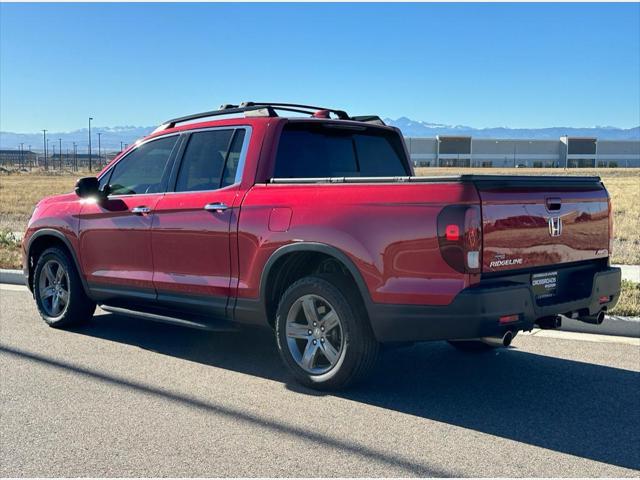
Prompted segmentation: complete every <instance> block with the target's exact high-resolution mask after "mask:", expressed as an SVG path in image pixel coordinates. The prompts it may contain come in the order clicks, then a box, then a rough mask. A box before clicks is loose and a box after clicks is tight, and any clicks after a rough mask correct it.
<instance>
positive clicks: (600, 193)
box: [474, 177, 609, 273]
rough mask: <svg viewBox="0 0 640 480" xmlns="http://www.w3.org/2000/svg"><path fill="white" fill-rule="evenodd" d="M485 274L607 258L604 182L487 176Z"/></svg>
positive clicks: (483, 193)
mask: <svg viewBox="0 0 640 480" xmlns="http://www.w3.org/2000/svg"><path fill="white" fill-rule="evenodd" d="M474 183H475V185H476V188H478V192H479V195H480V199H481V203H482V225H483V255H482V264H483V265H482V271H483V272H484V273H491V272H501V271H506V270H515V269H529V268H534V267H544V266H551V265H557V264H562V263H569V262H579V261H584V260H591V259H596V258H603V257H607V256H608V254H609V252H608V248H609V222H608V216H609V202H608V194H607V191H606V190H605V188H604V186H603V185H602V183H601V181H600V179H599V178H598V177H503V178H502V179H496V178H494V177H487V178H486V179H483V180H476V181H474Z"/></svg>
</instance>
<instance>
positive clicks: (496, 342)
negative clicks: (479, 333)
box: [480, 330, 513, 347]
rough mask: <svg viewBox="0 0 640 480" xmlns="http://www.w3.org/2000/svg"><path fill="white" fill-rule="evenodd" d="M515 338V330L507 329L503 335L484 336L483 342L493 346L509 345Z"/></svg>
mask: <svg viewBox="0 0 640 480" xmlns="http://www.w3.org/2000/svg"><path fill="white" fill-rule="evenodd" d="M512 340H513V332H511V330H507V331H506V332H505V333H504V335H502V337H482V338H481V339H480V341H481V342H483V343H486V344H487V345H490V346H492V347H508V346H509V345H511V341H512Z"/></svg>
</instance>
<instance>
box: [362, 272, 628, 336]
mask: <svg viewBox="0 0 640 480" xmlns="http://www.w3.org/2000/svg"><path fill="white" fill-rule="evenodd" d="M573 273H574V274H575V273H576V272H575V271H573ZM578 274H579V275H590V277H591V279H592V281H591V282H590V284H591V293H590V294H589V295H586V296H581V298H570V297H567V296H565V297H561V298H559V299H558V300H559V301H558V303H547V304H543V305H541V304H539V302H537V301H536V299H535V296H534V294H533V292H532V289H531V286H530V284H529V280H528V279H529V275H530V274H521V275H517V276H514V277H506V278H502V279H499V280H489V281H484V280H483V281H482V282H481V283H479V284H477V285H475V286H473V287H471V288H467V289H465V290H463V291H462V292H460V293H459V294H458V295H457V296H456V298H455V299H454V301H453V302H452V303H451V304H449V305H446V306H435V307H434V306H424V305H385V304H379V303H372V304H369V305H368V310H369V318H370V321H371V326H372V328H373V331H374V334H375V336H376V338H377V339H378V340H379V341H381V342H403V341H423V340H453V339H465V338H478V337H487V336H501V335H502V334H503V333H504V332H505V331H507V330H511V331H514V332H515V331H519V330H530V329H532V328H533V326H534V323H535V322H536V320H537V319H539V318H542V317H548V316H553V315H559V314H563V315H569V316H570V315H571V314H573V313H577V314H579V315H580V316H584V315H594V314H596V313H598V312H599V311H600V310H602V309H603V308H604V309H607V310H610V309H611V308H613V307H614V306H615V304H616V303H617V302H618V298H619V296H620V278H621V272H620V269H619V268H614V267H607V268H605V269H603V270H600V271H596V272H594V271H589V270H586V271H583V270H580V271H579V272H578ZM605 296H608V297H609V300H608V301H607V302H604V303H600V299H601V298H602V297H605ZM514 314H517V315H518V320H517V321H515V322H510V323H508V324H500V322H499V319H500V317H502V316H506V315H514Z"/></svg>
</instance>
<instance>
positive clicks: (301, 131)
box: [273, 122, 409, 178]
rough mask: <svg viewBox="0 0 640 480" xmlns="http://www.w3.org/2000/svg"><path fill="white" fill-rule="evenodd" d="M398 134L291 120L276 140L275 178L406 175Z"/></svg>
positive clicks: (373, 129)
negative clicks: (292, 121) (293, 121)
mask: <svg viewBox="0 0 640 480" xmlns="http://www.w3.org/2000/svg"><path fill="white" fill-rule="evenodd" d="M404 155H405V154H404V149H403V147H402V143H401V140H400V139H399V137H398V136H397V135H396V134H394V133H391V132H387V131H384V130H380V129H375V128H365V129H363V130H352V129H346V128H333V127H328V126H326V125H325V126H323V125H313V124H306V123H302V122H301V123H299V124H298V123H292V124H289V125H287V126H285V128H284V130H283V131H282V135H281V137H280V142H279V144H278V153H277V156H276V165H275V171H274V175H273V176H274V177H275V178H313V177H387V176H404V175H409V172H408V171H407V169H406V167H405V163H404V161H403V158H404Z"/></svg>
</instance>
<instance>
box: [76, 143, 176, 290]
mask: <svg viewBox="0 0 640 480" xmlns="http://www.w3.org/2000/svg"><path fill="white" fill-rule="evenodd" d="M178 138H179V136H178V135H171V136H167V137H161V138H159V139H154V140H150V141H148V142H145V143H143V144H141V145H140V146H138V147H137V148H136V149H135V150H132V151H131V152H130V153H128V154H127V155H126V156H125V157H123V158H122V159H120V160H119V161H118V162H117V163H116V164H115V165H114V166H113V167H112V168H111V169H110V170H108V171H107V172H106V173H105V174H104V175H103V176H102V177H101V178H100V184H101V186H102V188H108V189H109V190H108V191H109V196H108V197H107V198H106V199H105V200H102V201H93V200H85V201H84V203H83V206H82V209H81V213H80V222H79V241H80V261H81V263H82V267H83V270H84V272H85V274H86V276H87V281H88V283H89V287H90V289H91V290H92V292H93V293H94V294H95V296H96V297H99V298H108V297H121V296H122V297H134V298H135V297H140V298H143V299H147V300H153V299H155V289H154V287H153V259H152V256H151V223H152V221H153V215H154V211H155V209H156V207H157V205H158V203H159V201H160V199H161V198H162V196H163V195H164V192H165V190H166V183H167V179H168V175H169V170H170V168H169V167H170V159H171V154H172V151H173V150H174V148H175V146H176V143H177V141H178Z"/></svg>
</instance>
